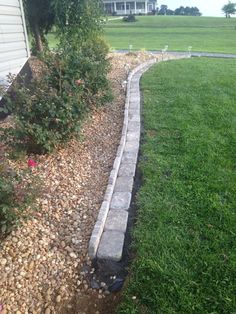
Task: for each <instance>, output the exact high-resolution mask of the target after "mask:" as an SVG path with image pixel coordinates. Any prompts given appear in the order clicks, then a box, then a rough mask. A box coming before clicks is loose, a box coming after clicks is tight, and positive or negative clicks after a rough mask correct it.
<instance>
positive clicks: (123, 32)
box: [105, 16, 236, 53]
mask: <svg viewBox="0 0 236 314" xmlns="http://www.w3.org/2000/svg"><path fill="white" fill-rule="evenodd" d="M137 19H138V21H137V22H135V23H127V22H123V21H122V20H114V21H109V22H108V23H107V25H106V27H105V34H106V38H107V41H108V43H109V44H110V46H111V47H112V48H114V49H128V48H129V45H133V48H134V49H135V50H139V49H142V48H145V49H147V50H160V49H163V48H164V46H165V45H168V46H169V49H170V50H176V51H186V50H187V49H188V47H189V46H192V47H193V51H205V52H225V53H236V18H231V19H226V18H223V17H222V18H214V17H185V16H184V17H180V16H138V17H137Z"/></svg>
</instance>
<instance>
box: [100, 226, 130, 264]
mask: <svg viewBox="0 0 236 314" xmlns="http://www.w3.org/2000/svg"><path fill="white" fill-rule="evenodd" d="M124 240H125V236H124V233H121V232H118V231H105V232H103V235H102V238H101V242H100V244H99V247H98V252H97V257H98V258H99V259H108V260H112V261H115V262H119V261H120V260H121V258H122V252H123V246H124Z"/></svg>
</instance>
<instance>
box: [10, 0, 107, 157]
mask: <svg viewBox="0 0 236 314" xmlns="http://www.w3.org/2000/svg"><path fill="white" fill-rule="evenodd" d="M55 5H56V11H57V26H58V29H59V34H58V37H59V39H60V43H59V46H58V48H57V49H56V51H55V53H52V52H48V51H47V52H46V53H45V54H44V55H43V56H41V58H42V61H43V64H44V66H43V71H42V72H43V73H42V74H41V75H40V76H39V77H37V78H34V79H33V80H32V81H31V82H30V84H27V85H26V84H24V80H23V79H22V80H21V81H19V80H18V82H16V83H15V84H14V86H13V88H12V92H11V97H8V103H7V110H8V111H9V112H10V113H12V114H13V115H14V118H15V126H14V128H11V129H8V130H5V134H6V133H7V134H8V135H10V136H11V138H14V143H19V144H21V145H24V146H26V148H27V151H28V152H34V153H45V152H50V151H52V150H53V149H54V148H55V147H56V145H58V144H59V143H61V142H65V141H67V140H68V139H69V138H71V137H72V136H73V135H74V134H75V133H76V132H77V131H78V129H79V126H80V124H81V120H82V119H83V117H84V115H85V113H86V112H88V111H89V110H90V109H91V108H92V107H93V106H94V105H101V104H104V103H105V102H106V101H108V99H110V95H111V94H110V89H109V84H108V80H107V73H108V71H109V62H108V60H107V53H108V46H107V45H106V44H105V42H104V40H103V39H102V37H101V36H102V19H101V18H100V14H101V11H100V9H101V7H100V1H94V0H86V1H84V0H83V1H72V0H71V1H69V0H68V1H65V2H63V1H62V2H61V1H59V2H58V5H57V1H55Z"/></svg>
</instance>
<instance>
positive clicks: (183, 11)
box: [158, 4, 202, 16]
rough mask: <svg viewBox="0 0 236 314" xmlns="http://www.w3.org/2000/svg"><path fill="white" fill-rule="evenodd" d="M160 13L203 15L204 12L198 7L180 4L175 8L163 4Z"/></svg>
mask: <svg viewBox="0 0 236 314" xmlns="http://www.w3.org/2000/svg"><path fill="white" fill-rule="evenodd" d="M158 14H159V15H187V16H201V15H202V13H201V12H200V11H199V9H198V8H197V7H183V6H180V7H179V8H177V9H175V10H171V9H168V6H167V5H165V4H162V5H161V7H160V9H159V11H158Z"/></svg>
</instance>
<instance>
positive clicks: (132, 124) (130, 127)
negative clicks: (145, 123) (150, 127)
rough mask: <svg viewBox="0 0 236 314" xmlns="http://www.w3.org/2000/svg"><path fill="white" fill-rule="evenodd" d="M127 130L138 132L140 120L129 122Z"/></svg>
mask: <svg viewBox="0 0 236 314" xmlns="http://www.w3.org/2000/svg"><path fill="white" fill-rule="evenodd" d="M128 132H140V122H129V124H128Z"/></svg>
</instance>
